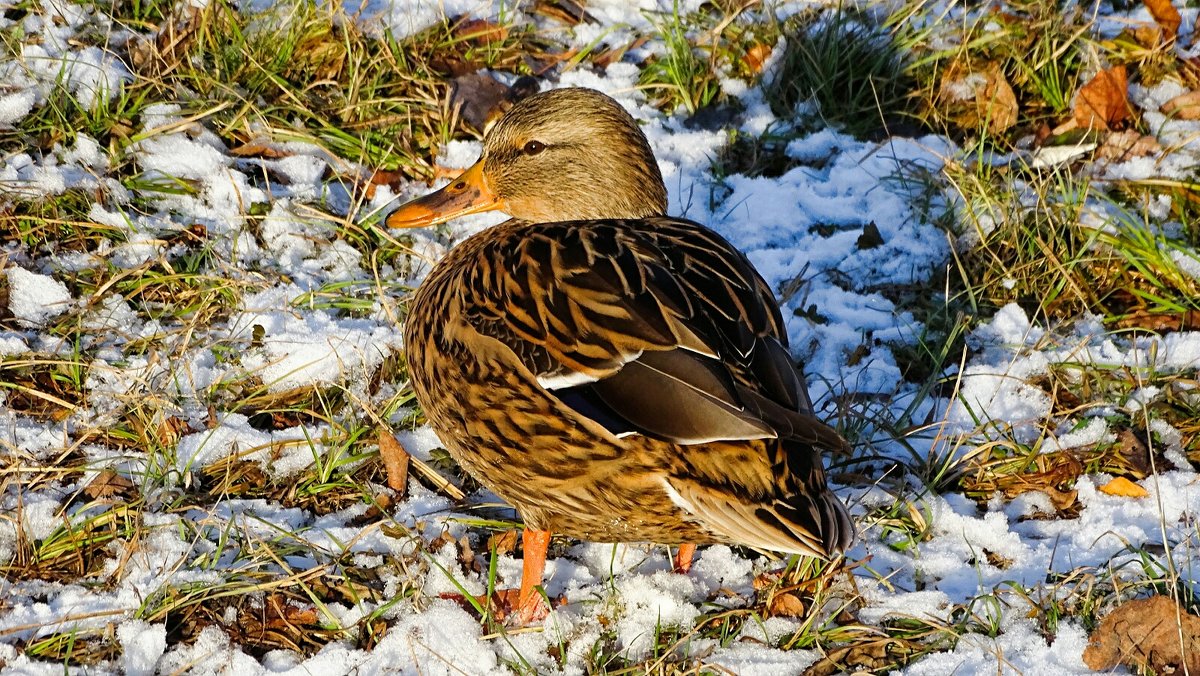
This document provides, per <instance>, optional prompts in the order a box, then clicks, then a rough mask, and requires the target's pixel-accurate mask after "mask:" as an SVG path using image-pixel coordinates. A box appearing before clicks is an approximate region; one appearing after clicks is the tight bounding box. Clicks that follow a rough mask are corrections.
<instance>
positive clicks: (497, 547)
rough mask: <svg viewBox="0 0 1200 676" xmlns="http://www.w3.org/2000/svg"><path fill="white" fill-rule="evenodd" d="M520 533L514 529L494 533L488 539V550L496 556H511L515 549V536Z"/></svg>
mask: <svg viewBox="0 0 1200 676" xmlns="http://www.w3.org/2000/svg"><path fill="white" fill-rule="evenodd" d="M520 533H521V531H519V530H517V529H516V528H510V529H508V530H506V531H503V532H500V533H496V534H495V535H492V536H491V537H489V538H488V549H489V550H491V551H494V552H496V553H497V554H511V553H513V552H514V551H516V549H517V536H518V535H520Z"/></svg>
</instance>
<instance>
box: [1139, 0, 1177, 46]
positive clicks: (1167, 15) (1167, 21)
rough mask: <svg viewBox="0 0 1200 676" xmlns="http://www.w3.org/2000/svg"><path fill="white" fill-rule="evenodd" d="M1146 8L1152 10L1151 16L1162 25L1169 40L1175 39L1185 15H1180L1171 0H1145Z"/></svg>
mask: <svg viewBox="0 0 1200 676" xmlns="http://www.w3.org/2000/svg"><path fill="white" fill-rule="evenodd" d="M1144 2H1145V4H1146V9H1148V10H1150V16H1152V17H1154V21H1155V22H1157V23H1158V25H1159V26H1162V29H1163V34H1164V35H1165V36H1166V38H1167V40H1174V39H1175V36H1176V34H1178V32H1179V24H1180V23H1182V22H1183V17H1181V16H1179V10H1177V9H1175V6H1174V5H1172V4H1171V0H1144Z"/></svg>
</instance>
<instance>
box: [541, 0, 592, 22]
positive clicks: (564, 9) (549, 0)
mask: <svg viewBox="0 0 1200 676" xmlns="http://www.w3.org/2000/svg"><path fill="white" fill-rule="evenodd" d="M585 4H586V3H585V2H583V1H582V0H581V1H579V2H576V0H537V2H536V3H535V4H534V6H533V13H534V14H541V15H542V16H545V17H549V18H551V19H556V20H558V21H561V22H562V23H565V24H567V25H568V26H576V25H579V24H581V23H583V22H584V21H587V22H588V23H596V19H595V18H594V17H593V16H592V15H590V14H588V13H587V10H586V9H585V8H584V5H585Z"/></svg>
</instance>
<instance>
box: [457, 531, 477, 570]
mask: <svg viewBox="0 0 1200 676" xmlns="http://www.w3.org/2000/svg"><path fill="white" fill-rule="evenodd" d="M458 563H459V565H461V566H462V569H463V570H464V571H466V572H471V571H474V572H476V573H479V572H482V571H483V564H482V563H480V561H479V559H478V558H477V557H476V556H475V550H474V549H473V548H472V547H471V540H470V539H468V538H467V536H466V535H464V536H462V537H460V538H459V539H458Z"/></svg>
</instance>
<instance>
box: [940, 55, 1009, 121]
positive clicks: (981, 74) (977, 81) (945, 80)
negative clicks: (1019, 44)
mask: <svg viewBox="0 0 1200 676" xmlns="http://www.w3.org/2000/svg"><path fill="white" fill-rule="evenodd" d="M938 99H939V102H940V103H941V104H942V105H945V106H948V107H949V108H950V109H951V110H953V111H956V112H952V113H951V115H952V116H953V117H954V120H955V122H956V123H957V124H958V125H959V126H960V127H963V128H964V129H976V128H978V127H979V126H980V124H982V123H984V122H986V123H987V128H988V130H989V131H991V132H992V133H998V132H1002V131H1004V130H1006V129H1008V128H1009V127H1012V126H1013V125H1014V124H1016V123H1017V113H1018V112H1019V107H1018V105H1017V97H1016V94H1014V93H1013V90H1012V86H1011V85H1009V84H1008V78H1006V77H1005V76H1004V71H1003V70H1002V69H1001V68H1000V64H999V63H996V62H992V63H989V64H987V66H985V67H984V68H983V69H975V70H970V71H968V70H967V67H965V66H961V65H959V64H957V63H956V64H954V65H951V67H950V68H947V69H946V73H945V75H944V76H943V77H942V82H941V85H940V88H939V90H938Z"/></svg>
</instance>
